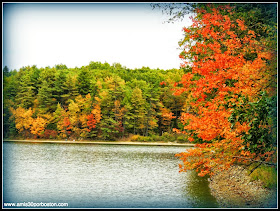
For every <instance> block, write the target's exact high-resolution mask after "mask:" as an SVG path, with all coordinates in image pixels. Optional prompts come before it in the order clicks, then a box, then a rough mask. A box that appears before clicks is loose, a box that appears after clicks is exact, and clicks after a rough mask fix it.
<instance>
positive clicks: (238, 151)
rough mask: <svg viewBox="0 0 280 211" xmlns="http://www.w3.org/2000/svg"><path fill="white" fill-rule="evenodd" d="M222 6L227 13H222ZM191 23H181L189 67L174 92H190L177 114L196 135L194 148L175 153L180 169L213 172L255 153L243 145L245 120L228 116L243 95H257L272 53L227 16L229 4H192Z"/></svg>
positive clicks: (252, 97) (185, 62)
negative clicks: (194, 7)
mask: <svg viewBox="0 0 280 211" xmlns="http://www.w3.org/2000/svg"><path fill="white" fill-rule="evenodd" d="M225 11H226V12H225ZM196 14H197V15H196V17H194V18H192V21H193V24H192V25H191V26H190V27H188V28H184V29H183V30H184V32H185V37H184V40H183V41H182V42H181V43H180V44H181V46H182V47H183V48H184V50H183V51H182V53H181V54H180V58H181V59H182V60H183V64H182V67H183V68H184V67H187V66H189V67H191V68H190V69H191V71H190V72H188V73H186V74H185V75H184V76H183V77H182V79H181V82H179V83H178V84H177V85H180V86H179V87H181V88H179V89H177V90H176V92H175V93H174V94H175V95H180V94H181V93H183V92H187V93H189V95H191V98H188V100H187V103H186V111H187V112H185V113H183V114H182V115H181V121H182V123H183V124H184V131H182V132H183V133H187V134H190V137H189V140H190V141H194V140H196V141H197V142H198V144H196V148H194V149H188V150H187V151H186V152H183V153H179V154H177V155H176V156H178V157H180V159H181V160H182V161H183V165H180V171H186V170H189V169H196V171H197V172H199V176H205V175H207V174H208V175H210V176H211V175H212V174H213V171H212V170H213V168H219V169H226V168H228V167H230V166H231V165H232V164H233V163H234V162H235V161H237V160H239V161H243V162H245V161H246V160H244V159H243V160H240V159H238V157H245V158H253V157H255V156H256V155H255V154H254V153H252V152H250V151H248V150H245V146H244V143H243V142H244V139H243V138H242V137H243V135H244V134H248V131H249V129H250V121H245V122H238V121H237V122H236V124H235V125H232V124H231V122H230V121H229V118H230V116H231V114H232V112H233V110H234V109H235V108H239V107H241V106H243V100H242V99H243V98H242V96H245V97H246V98H248V99H249V100H250V101H254V100H256V99H257V97H258V94H259V92H260V90H263V89H264V87H265V84H266V83H267V81H268V80H269V78H268V77H269V76H268V75H267V74H265V73H264V71H263V69H264V68H265V67H266V65H267V61H268V60H270V59H271V56H272V55H271V53H270V52H269V51H266V49H265V48H264V47H263V46H262V45H260V44H259V41H257V39H256V36H257V35H256V34H255V33H254V31H252V30H248V28H247V27H246V26H245V24H244V21H243V20H241V19H233V18H232V17H231V14H232V8H231V7H230V6H228V5H223V6H218V7H215V6H214V5H208V8H207V10H206V9H201V8H200V9H197V10H196Z"/></svg>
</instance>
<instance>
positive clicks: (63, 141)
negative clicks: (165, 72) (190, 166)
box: [3, 139, 195, 147]
mask: <svg viewBox="0 0 280 211" xmlns="http://www.w3.org/2000/svg"><path fill="white" fill-rule="evenodd" d="M3 142H21V143H53V144H97V145H102V144H104V145H138V146H181V147H194V146H195V144H191V143H173V142H167V143H166V142H132V141H87V140H79V141H72V140H71V141H70V140H69V141H65V140H50V139H44V140H40V139H36V140H33V139H31V140H28V139H25V140H20V139H11V140H8V139H6V140H3Z"/></svg>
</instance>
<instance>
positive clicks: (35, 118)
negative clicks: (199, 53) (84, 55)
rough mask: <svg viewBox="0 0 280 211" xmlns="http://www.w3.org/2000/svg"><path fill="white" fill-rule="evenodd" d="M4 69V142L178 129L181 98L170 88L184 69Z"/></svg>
mask: <svg viewBox="0 0 280 211" xmlns="http://www.w3.org/2000/svg"><path fill="white" fill-rule="evenodd" d="M3 71H4V74H3V75H4V78H3V82H4V84H3V88H4V90H3V94H4V95H3V98H4V110H3V111H4V112H3V114H4V115H3V120H4V121H3V122H4V126H3V129H4V137H5V138H20V137H21V138H47V139H49V138H59V139H62V138H63V139H66V138H67V139H69V138H70V139H74V138H75V139H78V138H82V139H98V140H100V139H102V140H114V139H117V138H121V137H126V136H128V135H129V134H135V135H141V136H150V135H152V134H156V135H158V136H159V135H162V134H163V133H164V132H166V133H170V132H172V128H173V127H175V128H179V127H180V123H179V122H178V117H179V116H180V114H181V112H182V109H183V105H184V101H185V100H184V96H174V95H173V91H172V88H173V84H174V83H175V82H178V81H180V78H181V77H182V75H183V74H184V70H183V69H180V70H178V69H173V70H160V69H150V68H148V67H143V68H141V69H128V68H126V67H123V66H121V65H120V64H118V63H115V64H113V65H110V64H108V63H106V62H105V63H101V62H90V64H89V65H87V66H83V67H81V68H68V67H66V66H65V65H62V64H61V65H56V66H54V67H45V68H37V67H36V66H31V67H30V66H27V67H22V68H21V69H20V70H19V71H16V70H13V71H9V69H8V68H7V67H5V68H4V70H3ZM162 81H164V83H162ZM178 124H179V125H178Z"/></svg>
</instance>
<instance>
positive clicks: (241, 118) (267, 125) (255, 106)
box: [229, 92, 277, 159]
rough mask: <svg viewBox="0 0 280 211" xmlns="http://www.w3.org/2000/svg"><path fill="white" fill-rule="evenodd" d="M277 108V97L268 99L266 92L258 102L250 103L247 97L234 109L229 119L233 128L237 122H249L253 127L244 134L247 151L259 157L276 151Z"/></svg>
mask: <svg viewBox="0 0 280 211" xmlns="http://www.w3.org/2000/svg"><path fill="white" fill-rule="evenodd" d="M276 107H277V106H276V97H268V95H267V94H266V93H265V92H261V94H260V98H259V99H258V100H257V101H256V102H249V101H248V99H247V98H246V97H242V105H241V106H240V107H236V106H235V107H234V111H233V113H232V115H231V116H230V118H229V120H230V122H231V123H232V127H234V126H235V123H236V122H239V123H241V124H242V123H244V122H249V126H250V127H251V128H250V130H249V131H248V133H246V134H242V135H243V138H244V145H245V149H246V150H248V151H250V152H252V153H256V154H259V155H264V154H265V153H266V152H270V151H273V150H274V148H275V147H276V145H277V143H276V142H277V140H276V136H277V135H276V132H277V131H276V130H275V129H276V126H277V124H276V121H277V120H276V118H277V116H276V115H277V114H276V109H277V108H276ZM271 125H272V127H271ZM265 158H266V157H265V156H263V157H262V159H265Z"/></svg>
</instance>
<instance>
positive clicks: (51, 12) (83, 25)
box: [2, 3, 190, 70]
mask: <svg viewBox="0 0 280 211" xmlns="http://www.w3.org/2000/svg"><path fill="white" fill-rule="evenodd" d="M3 8H4V9H3V29H2V30H3V32H2V33H3V35H4V36H3V40H2V41H3V49H2V50H3V56H2V59H3V62H2V64H3V65H2V68H3V67H4V66H8V68H9V69H17V70H18V69H19V68H21V67H23V66H28V65H29V66H32V65H37V67H46V66H50V67H53V66H54V65H55V64H65V65H67V67H70V68H71V67H81V66H86V65H88V64H89V63H90V61H100V62H102V63H104V62H105V61H106V62H108V63H109V64H113V63H114V62H118V63H120V64H121V65H123V66H126V67H128V68H132V69H134V68H141V67H143V66H145V67H147V66H148V67H150V68H160V69H171V68H179V66H180V62H181V60H180V59H179V56H178V55H179V53H180V50H178V47H179V46H178V41H179V40H180V39H182V38H183V32H182V28H183V26H187V25H188V24H190V22H189V19H188V18H186V19H185V21H183V22H180V21H178V22H176V23H174V24H172V23H163V22H164V21H165V20H167V18H168V17H167V16H165V15H163V14H162V13H161V10H159V9H154V10H153V9H152V7H151V6H150V4H149V3H114V4H113V3H91V4H89V3H72V4H66V3H59V4H58V3H52V4H51V3H44V4H43V3H37V4H36V3H14V4H12V3H8V4H3Z"/></svg>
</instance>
